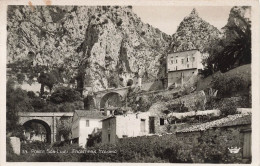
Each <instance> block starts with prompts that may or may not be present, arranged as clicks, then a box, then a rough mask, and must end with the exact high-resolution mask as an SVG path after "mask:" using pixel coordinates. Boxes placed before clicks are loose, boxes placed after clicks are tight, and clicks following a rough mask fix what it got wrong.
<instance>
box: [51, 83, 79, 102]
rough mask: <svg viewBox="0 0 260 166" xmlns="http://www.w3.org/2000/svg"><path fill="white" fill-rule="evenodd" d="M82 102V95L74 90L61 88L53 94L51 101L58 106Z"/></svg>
mask: <svg viewBox="0 0 260 166" xmlns="http://www.w3.org/2000/svg"><path fill="white" fill-rule="evenodd" d="M79 100H81V97H80V93H79V92H78V91H76V90H74V89H71V88H67V87H60V88H58V89H56V91H55V92H53V93H52V94H51V97H50V101H51V102H53V103H56V104H60V103H63V102H74V101H79Z"/></svg>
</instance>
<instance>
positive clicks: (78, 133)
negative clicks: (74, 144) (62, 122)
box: [71, 114, 102, 148]
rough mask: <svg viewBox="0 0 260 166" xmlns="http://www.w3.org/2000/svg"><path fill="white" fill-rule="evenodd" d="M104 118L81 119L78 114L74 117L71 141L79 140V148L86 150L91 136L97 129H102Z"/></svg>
mask: <svg viewBox="0 0 260 166" xmlns="http://www.w3.org/2000/svg"><path fill="white" fill-rule="evenodd" d="M101 120H102V118H89V117H87V116H86V117H81V116H78V115H77V114H74V116H73V122H72V127H71V137H72V138H71V139H78V144H79V146H81V147H83V148H85V146H86V143H87V139H88V137H89V135H92V134H93V133H95V132H96V131H97V129H101V128H102V122H101Z"/></svg>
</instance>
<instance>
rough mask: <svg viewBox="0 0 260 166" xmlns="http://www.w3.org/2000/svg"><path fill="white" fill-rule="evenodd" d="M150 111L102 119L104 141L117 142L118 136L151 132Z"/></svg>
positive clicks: (131, 135) (135, 135)
mask: <svg viewBox="0 0 260 166" xmlns="http://www.w3.org/2000/svg"><path fill="white" fill-rule="evenodd" d="M149 115H150V114H149V113H148V112H144V113H131V114H125V115H116V116H112V117H108V118H106V119H103V120H102V143H103V144H105V143H116V141H117V139H118V138H124V137H137V136H143V135H148V134H149Z"/></svg>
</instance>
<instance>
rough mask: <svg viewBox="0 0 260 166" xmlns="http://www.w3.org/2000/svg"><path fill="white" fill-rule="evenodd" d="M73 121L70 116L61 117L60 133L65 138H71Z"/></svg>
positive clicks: (59, 122)
mask: <svg viewBox="0 0 260 166" xmlns="http://www.w3.org/2000/svg"><path fill="white" fill-rule="evenodd" d="M71 123H72V119H71V118H70V117H64V116H63V117H61V118H60V120H59V121H58V125H57V128H58V134H59V136H62V137H63V138H64V139H65V140H68V139H69V135H70V132H71Z"/></svg>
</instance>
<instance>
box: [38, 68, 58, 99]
mask: <svg viewBox="0 0 260 166" xmlns="http://www.w3.org/2000/svg"><path fill="white" fill-rule="evenodd" d="M38 82H39V83H40V84H41V90H40V96H41V97H42V96H43V94H44V87H45V86H47V87H48V88H49V90H50V93H51V90H52V88H53V86H54V84H55V83H56V82H57V80H56V77H55V76H54V74H53V73H44V72H41V74H40V76H39V77H38Z"/></svg>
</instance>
